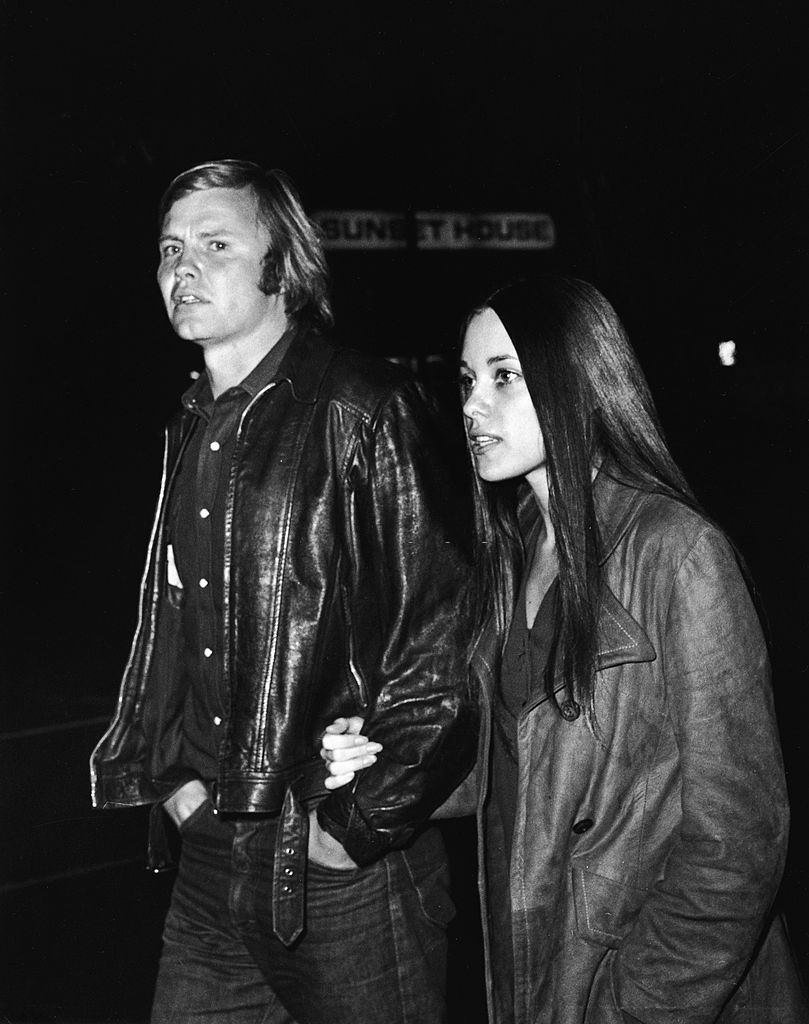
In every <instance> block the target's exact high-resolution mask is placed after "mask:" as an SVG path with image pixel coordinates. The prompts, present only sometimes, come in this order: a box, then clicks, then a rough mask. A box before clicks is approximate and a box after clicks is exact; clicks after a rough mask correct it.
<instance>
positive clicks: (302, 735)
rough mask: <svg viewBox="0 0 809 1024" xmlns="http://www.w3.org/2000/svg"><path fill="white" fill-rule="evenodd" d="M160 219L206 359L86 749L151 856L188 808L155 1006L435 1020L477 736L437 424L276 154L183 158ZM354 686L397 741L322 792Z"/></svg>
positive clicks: (331, 1021) (178, 311)
mask: <svg viewBox="0 0 809 1024" xmlns="http://www.w3.org/2000/svg"><path fill="white" fill-rule="evenodd" d="M160 223H161V236H160V264H159V268H158V275H157V276H158V283H159V285H160V289H161V292H162V295H163V299H164V301H165V304H166V310H167V312H168V315H169V318H170V320H171V323H172V326H173V327H174V329H175V331H176V332H177V333H178V334H179V335H180V337H182V338H185V339H187V340H189V341H192V342H194V343H195V344H197V345H199V346H200V347H201V348H202V351H203V355H204V360H205V373H204V374H203V375H202V376H201V377H200V379H199V380H198V381H196V382H195V383H194V385H193V386H192V387H191V388H190V389H189V391H188V392H186V394H185V395H184V396H183V410H182V412H181V413H180V414H179V415H178V417H177V418H175V419H174V420H173V421H172V422H171V423H170V425H169V428H168V431H167V439H166V451H165V462H164V473H163V482H162V486H161V491H160V498H159V503H158V511H157V518H156V521H155V526H154V530H153V533H152V539H151V543H150V548H149V554H148V559H147V567H146V572H145V576H144V581H143V587H142V595H141V605H140V618H139V623H138V627H137V631H136V634H135V639H134V642H133V646H132V651H131V655H130V659H129V663H128V665H127V667H126V671H125V674H124V678H123V682H122V687H121V694H120V698H119V703H118V709H117V712H116V715H115V718H114V720H113V722H112V724H111V726H110V728H109V730H108V731H107V733H106V734H105V736H104V737H103V739H102V740H101V742H100V743H99V745H98V747H97V749H96V750H95V752H94V754H93V757H92V766H91V767H92V776H93V801H94V804H95V805H96V806H100V807H120V806H127V805H137V804H145V803H148V804H152V805H153V808H152V815H151V830H150V863H151V865H152V867H153V868H154V869H155V870H159V869H160V868H162V867H164V866H165V865H166V860H167V853H166V843H165V834H164V833H163V827H164V812H165V814H166V815H167V816H168V817H169V818H170V819H171V821H173V822H174V824H175V825H176V826H177V828H178V829H179V831H180V835H181V856H180V863H179V872H178V877H177V880H176V883H175V886H174V891H173V895H172V904H171V908H170V910H169V914H168V917H167V920H166V926H165V930H164V936H163V939H164V944H163V954H162V958H161V963H160V970H159V976H158V982H157V990H156V994H155V1000H154V1006H153V1011H152V1014H153V1016H152V1020H153V1021H155V1022H163V1021H172V1022H175V1024H176V1022H178V1021H188V1022H191V1021H199V1020H201V1019H202V1018H205V1019H206V1020H216V1021H230V1022H238V1024H241V1022H248V1021H250V1022H254V1021H255V1022H258V1021H262V1022H274V1024H280V1022H290V1021H297V1022H298V1024H320V1022H323V1024H325V1022H326V1021H328V1024H340V1022H343V1021H345V1022H348V1021H351V1022H352V1024H357V1022H359V1024H361V1022H364V1021H367V1022H368V1024H375V1022H378V1021H381V1020H384V1021H386V1022H390V1024H397V1022H403V1024H404V1022H412V1024H426V1022H430V1021H437V1020H439V1019H441V1017H442V1013H443V1009H442V1004H443V988H444V959H445V952H446V936H445V928H446V924H447V923H448V920H449V919H450V918H451V916H452V905H451V901H450V900H449V897H448V894H447V890H446V875H445V862H444V854H443V850H442V848H441V844H440V839H439V838H438V837H437V835H436V834H435V832H434V831H433V830H431V829H430V828H423V827H421V823H422V822H423V821H425V820H426V819H427V818H428V817H429V815H430V813H431V812H432V811H433V810H434V809H435V808H436V807H437V806H438V805H439V804H440V803H441V802H442V801H443V800H444V798H445V797H446V796H447V795H448V794H449V793H450V792H451V791H452V790H453V788H454V787H455V786H456V784H457V783H458V782H459V781H460V780H461V779H462V778H463V776H464V775H465V774H466V772H467V771H468V769H469V766H470V764H471V761H472V759H473V757H474V746H475V739H474V734H475V722H474V720H473V714H472V711H471V710H470V708H469V705H468V704H467V703H466V702H465V701H464V700H463V698H462V692H463V679H464V677H465V650H466V645H467V641H468V635H467V629H468V620H467V616H466V614H465V610H464V609H465V581H466V577H467V572H468V566H467V564H466V561H465V559H464V557H463V554H462V551H461V549H460V548H459V544H458V531H457V529H456V523H455V522H454V521H453V516H454V515H455V513H456V512H457V508H458V504H459V502H458V498H457V494H456V493H452V491H451V484H450V479H451V477H450V474H449V473H448V471H447V466H446V463H445V462H444V460H443V459H442V456H441V452H442V444H443V440H444V439H443V438H442V437H441V435H440V433H438V432H437V431H436V420H435V418H434V417H433V415H432V413H431V411H430V408H429V406H428V404H427V403H426V401H425V399H424V396H423V395H422V393H421V390H420V388H419V386H418V385H417V384H416V383H415V382H413V381H412V380H411V379H409V378H408V377H407V376H406V375H405V374H404V373H403V372H402V371H401V370H400V369H399V368H398V367H394V366H392V365H391V364H389V363H387V362H384V361H375V360H371V359H368V358H365V357H363V356H360V355H359V354H357V353H355V352H351V351H348V350H344V349H340V348H338V347H337V346H335V345H334V344H333V343H332V342H330V341H329V340H327V339H326V338H325V337H324V336H323V334H322V333H321V331H322V329H324V328H325V327H327V326H328V325H329V323H330V320H331V313H330V307H329V298H328V289H327V278H326V269H325V261H324V258H323V253H322V249H321V246H320V244H319V241H318V236H317V233H316V231H315V229H314V227H313V225H312V224H311V223H310V222H309V221H308V219H307V218H306V216H305V214H304V212H303V210H302V208H301V206H300V203H299V200H298V198H297V195H296V194H295V191H294V189H293V188H292V186H291V184H290V182H289V181H288V180H287V179H286V178H285V176H284V175H282V174H281V173H279V172H277V171H270V172H264V171H263V170H262V169H261V168H259V167H257V166H256V165H254V164H250V163H245V162H242V161H221V162H218V163H210V164H205V165H202V166H200V167H195V168H192V169H191V170H189V171H186V172H185V173H183V174H181V175H180V176H179V177H178V178H176V179H175V180H174V181H173V182H172V183H171V185H170V186H169V188H168V190H167V192H166V194H165V196H164V197H163V201H162V204H161V208H160ZM358 714H361V715H363V716H364V717H365V718H366V720H367V728H368V730H369V731H372V732H373V735H374V737H375V738H376V739H377V740H379V741H380V742H381V743H383V744H384V748H385V756H384V759H383V758H380V760H379V762H378V763H377V764H374V765H373V767H372V768H371V769H370V770H368V771H367V772H366V773H364V775H363V778H362V780H361V781H358V782H357V784H356V785H355V786H354V787H346V789H345V790H341V791H339V792H337V793H331V794H328V792H327V790H326V789H325V788H324V785H323V782H324V778H325V770H324V766H323V764H322V762H321V761H320V759H319V757H318V750H319V747H320V736H321V734H322V732H323V729H324V727H325V726H326V725H327V724H328V723H329V722H331V720H332V719H333V718H335V717H337V716H340V715H343V716H352V715H358ZM374 749H375V748H374V747H373V745H372V746H371V747H370V748H369V750H370V751H371V753H370V757H373V751H374ZM307 854H308V856H307Z"/></svg>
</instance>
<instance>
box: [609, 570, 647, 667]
mask: <svg viewBox="0 0 809 1024" xmlns="http://www.w3.org/2000/svg"><path fill="white" fill-rule="evenodd" d="M596 658H597V662H596V669H597V671H599V672H601V671H603V670H604V669H607V668H612V667H613V666H614V665H626V664H627V663H628V662H633V661H654V660H655V659H656V658H657V654H656V652H655V649H654V647H652V644H651V643H650V641H649V638H648V636H647V635H646V633H645V632H644V631H643V629H642V628H641V627H640V625H639V624H638V623H637V622H636V621H635V620H634V619H633V618H632V616H631V615H630V614H629V612H628V611H627V610H626V608H624V606H623V605H622V604H621V602H620V601H619V600H618V598H617V597H616V596H615V594H613V592H612V591H611V590H610V589H609V587H607V586H605V587H604V588H603V592H602V598H601V612H600V615H599V619H598V653H597V655H596Z"/></svg>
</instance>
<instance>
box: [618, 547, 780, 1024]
mask: <svg viewBox="0 0 809 1024" xmlns="http://www.w3.org/2000/svg"><path fill="white" fill-rule="evenodd" d="M663 658H664V665H663V669H664V674H665V685H666V689H667V702H668V707H669V709H670V714H671V716H672V721H673V728H674V733H675V738H676V742H677V746H678V752H679V761H680V771H681V781H682V795H681V804H682V818H681V821H680V823H679V829H678V832H677V836H676V839H675V842H674V845H673V848H672V849H671V851H670V854H669V856H668V859H667V861H666V865H665V869H664V875H663V877H662V878H661V879H660V881H659V882H658V883H657V885H656V886H655V887H654V888H653V889H652V890H651V892H650V894H649V895H648V897H647V898H646V900H645V902H644V904H643V906H642V908H641V911H640V914H639V917H638V919H637V921H636V923H635V926H634V927H633V929H632V931H631V932H630V933H629V935H628V936H627V938H626V940H625V941H624V943H623V945H622V946H621V948H620V949H619V950H618V953H617V957H616V959H615V961H614V964H613V981H614V984H615V987H616V989H617V991H618V994H619V1005H620V1006H621V1008H622V1010H624V1011H625V1012H626V1013H627V1014H628V1016H627V1020H632V1019H633V1018H637V1020H638V1021H643V1022H648V1024H651V1022H655V1024H659V1022H661V1021H672V1022H673V1021H678V1022H680V1021H682V1022H686V1021H687V1022H689V1024H696V1022H702V1021H705V1022H708V1021H714V1020H715V1019H716V1018H717V1017H718V1016H719V1014H720V1012H721V1009H722V1007H723V1005H724V1004H725V1002H726V1001H727V999H728V998H729V997H730V995H731V994H732V992H733V991H734V989H735V987H736V985H737V984H738V983H739V981H740V980H741V978H742V976H743V974H744V971H745V968H746V967H747V965H748V963H749V961H750V959H751V958H752V956H753V954H754V950H755V948H756V943H757V941H758V939H759V937H760V934H761V932H762V930H763V928H764V926H765V923H766V920H767V915H768V911H769V908H770V905H771V903H772V900H773V898H774V896H775V893H776V889H777V887H778V884H779V881H780V877H781V873H782V870H783V866H784V859H785V854H786V842H787V830H788V807H787V799H786V788H785V781H784V772H783V764H782V759H781V749H780V744H779V739H778V731H777V726H776V721H775V714H774V709H773V699H772V691H771V687H770V679H769V663H768V658H767V651H766V646H765V643H764V639H763V636H762V631H761V627H760V625H759V620H758V616H757V614H756V612H755V609H754V607H753V604H752V602H751V600H750V596H749V593H748V590H747V586H746V584H745V581H744V579H743V577H742V574H741V572H740V570H739V568H738V565H737V563H736V559H735V557H734V554H733V551H732V549H731V548H730V545H729V544H728V542H727V540H726V539H725V538H724V537H723V536H722V535H721V534H720V533H719V532H718V531H717V530H715V529H714V528H712V527H709V528H707V529H706V530H705V531H704V532H703V533H702V534H701V536H700V537H699V538H698V539H697V541H696V542H695V544H694V545H693V547H692V548H691V550H690V551H689V553H688V554H687V556H686V557H685V559H684V560H683V561H682V563H681V565H680V567H679V571H678V572H677V574H676V576H675V579H674V582H673V586H672V591H671V597H670V601H669V604H668V611H667V618H666V622H665V645H664V650H663Z"/></svg>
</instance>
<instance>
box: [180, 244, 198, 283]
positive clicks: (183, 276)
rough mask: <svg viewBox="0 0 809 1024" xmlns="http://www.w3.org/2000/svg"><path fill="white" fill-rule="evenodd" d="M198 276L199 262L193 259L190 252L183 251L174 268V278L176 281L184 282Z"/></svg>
mask: <svg viewBox="0 0 809 1024" xmlns="http://www.w3.org/2000/svg"><path fill="white" fill-rule="evenodd" d="M198 275H199V261H198V260H197V259H196V258H195V257H194V254H193V253H192V252H189V250H187V249H186V250H185V251H184V252H183V254H182V256H180V258H179V259H178V260H177V264H176V266H175V267H174V276H175V277H176V278H177V280H178V281H186V280H188V279H189V278H195V277H197V276H198Z"/></svg>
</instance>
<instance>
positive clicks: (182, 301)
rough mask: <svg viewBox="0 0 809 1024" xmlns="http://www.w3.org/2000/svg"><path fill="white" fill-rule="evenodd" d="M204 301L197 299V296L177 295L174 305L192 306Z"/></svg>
mask: <svg viewBox="0 0 809 1024" xmlns="http://www.w3.org/2000/svg"><path fill="white" fill-rule="evenodd" d="M202 301H203V300H202V299H200V298H197V296H196V295H175V296H174V305H175V306H192V305H194V304H195V303H198V302H202Z"/></svg>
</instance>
